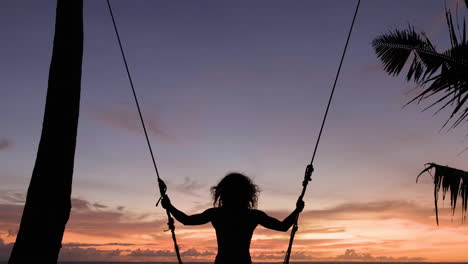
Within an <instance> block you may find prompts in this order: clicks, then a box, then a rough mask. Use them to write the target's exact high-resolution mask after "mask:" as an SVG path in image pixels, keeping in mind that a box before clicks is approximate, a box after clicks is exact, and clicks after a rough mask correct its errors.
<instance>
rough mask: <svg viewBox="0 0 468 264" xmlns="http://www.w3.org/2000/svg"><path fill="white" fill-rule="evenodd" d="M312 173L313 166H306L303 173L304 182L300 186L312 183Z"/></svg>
mask: <svg viewBox="0 0 468 264" xmlns="http://www.w3.org/2000/svg"><path fill="white" fill-rule="evenodd" d="M312 172H314V166H313V165H312V164H309V165H307V167H306V169H305V172H304V181H303V182H302V186H305V185H307V183H308V182H310V181H312Z"/></svg>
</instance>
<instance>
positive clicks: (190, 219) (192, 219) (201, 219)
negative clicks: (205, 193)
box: [161, 196, 213, 225]
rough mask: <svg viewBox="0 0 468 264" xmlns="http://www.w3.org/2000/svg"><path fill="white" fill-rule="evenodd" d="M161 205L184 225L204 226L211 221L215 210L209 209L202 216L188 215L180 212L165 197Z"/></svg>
mask: <svg viewBox="0 0 468 264" xmlns="http://www.w3.org/2000/svg"><path fill="white" fill-rule="evenodd" d="M161 205H162V207H163V208H164V209H166V210H169V213H171V215H173V216H174V218H175V219H177V221H179V222H180V223H182V224H183V225H203V224H206V223H208V222H209V221H211V218H212V214H213V209H207V210H205V211H204V212H203V213H201V214H194V215H186V214H185V213H184V212H182V211H179V210H178V209H177V208H175V207H174V206H173V205H172V204H171V200H169V197H167V196H164V197H163V198H162V200H161Z"/></svg>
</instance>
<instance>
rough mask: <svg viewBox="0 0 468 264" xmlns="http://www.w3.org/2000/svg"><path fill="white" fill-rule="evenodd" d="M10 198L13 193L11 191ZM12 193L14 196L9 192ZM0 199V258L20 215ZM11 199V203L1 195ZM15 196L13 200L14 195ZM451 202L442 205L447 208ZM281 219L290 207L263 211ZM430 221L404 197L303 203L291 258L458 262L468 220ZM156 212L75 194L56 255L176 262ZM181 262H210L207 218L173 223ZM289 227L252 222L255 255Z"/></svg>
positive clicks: (265, 252) (277, 246) (278, 244)
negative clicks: (193, 223)
mask: <svg viewBox="0 0 468 264" xmlns="http://www.w3.org/2000/svg"><path fill="white" fill-rule="evenodd" d="M9 197H10V198H11V193H10V194H9ZM13 197H16V196H15V195H13ZM2 201H3V203H0V239H1V244H0V260H2V259H6V258H8V255H9V250H10V249H11V245H12V244H11V243H13V242H14V236H15V232H16V230H17V228H18V223H19V220H20V218H21V212H22V204H21V202H18V201H21V197H19V198H18V197H16V198H15V199H2ZM7 201H10V202H7ZM14 201H17V202H14ZM448 212H449V209H447V212H446V213H448ZM267 213H269V214H270V215H273V216H276V217H278V218H279V219H282V218H284V217H285V216H286V215H287V214H288V212H286V211H273V212H267ZM444 215H445V216H446V218H445V219H443V221H444V222H442V225H441V226H440V227H439V228H438V227H437V226H436V224H435V222H434V213H433V209H432V208H431V207H424V206H420V205H418V204H416V203H414V202H408V201H403V200H396V201H376V202H371V203H344V204H340V205H337V206H334V207H328V208H324V209H316V210H308V211H305V212H303V214H302V215H301V218H300V226H299V227H300V229H299V232H298V233H297V236H296V240H295V243H294V247H293V255H292V260H295V261H343V260H351V259H352V260H353V261H420V260H421V259H422V258H425V259H426V260H429V261H463V260H466V259H467V257H468V253H467V252H466V250H463V248H464V245H466V243H468V226H466V225H461V224H457V223H451V221H450V220H451V219H450V214H444ZM164 229H166V219H165V216H164V214H163V213H162V212H161V211H157V212H156V213H135V212H131V211H128V210H127V209H125V208H122V207H118V206H117V207H110V206H107V205H105V204H100V203H95V202H90V201H86V200H83V199H76V198H75V199H73V209H72V215H71V218H70V221H69V224H68V225H67V230H66V233H65V236H64V241H63V249H62V252H61V255H60V258H61V260H77V261H86V260H89V261H98V260H107V261H174V253H173V244H172V240H171V237H170V234H168V233H165V232H162V231H163V230H164ZM176 231H177V238H178V241H179V245H180V248H181V253H182V255H183V256H184V259H185V260H186V261H197V262H203V261H212V260H213V259H214V257H215V254H216V251H217V248H216V237H215V232H214V230H213V228H212V227H211V225H203V226H180V225H177V230H176ZM288 239H289V234H288V233H283V232H276V231H272V230H267V229H265V228H263V227H259V228H257V230H256V232H255V234H254V237H253V240H252V245H251V254H252V258H253V259H254V260H257V261H280V260H281V259H282V258H283V254H284V250H285V249H286V246H287V243H288Z"/></svg>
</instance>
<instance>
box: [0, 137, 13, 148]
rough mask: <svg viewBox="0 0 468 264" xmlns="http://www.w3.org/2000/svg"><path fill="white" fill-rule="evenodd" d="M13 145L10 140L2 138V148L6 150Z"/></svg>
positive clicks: (0, 141)
mask: <svg viewBox="0 0 468 264" xmlns="http://www.w3.org/2000/svg"><path fill="white" fill-rule="evenodd" d="M11 146H12V143H11V141H10V140H8V139H6V138H0V150H5V149H8V148H10V147H11Z"/></svg>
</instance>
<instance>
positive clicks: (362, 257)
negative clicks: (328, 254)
mask: <svg viewBox="0 0 468 264" xmlns="http://www.w3.org/2000/svg"><path fill="white" fill-rule="evenodd" d="M335 259H336V260H338V261H366V262H371V261H379V262H381V261H385V262H423V261H425V260H426V259H425V258H409V257H398V258H394V257H388V256H373V255H371V254H370V253H360V252H358V251H356V250H354V249H347V250H346V251H345V253H344V254H342V255H338V256H336V257H335Z"/></svg>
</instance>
